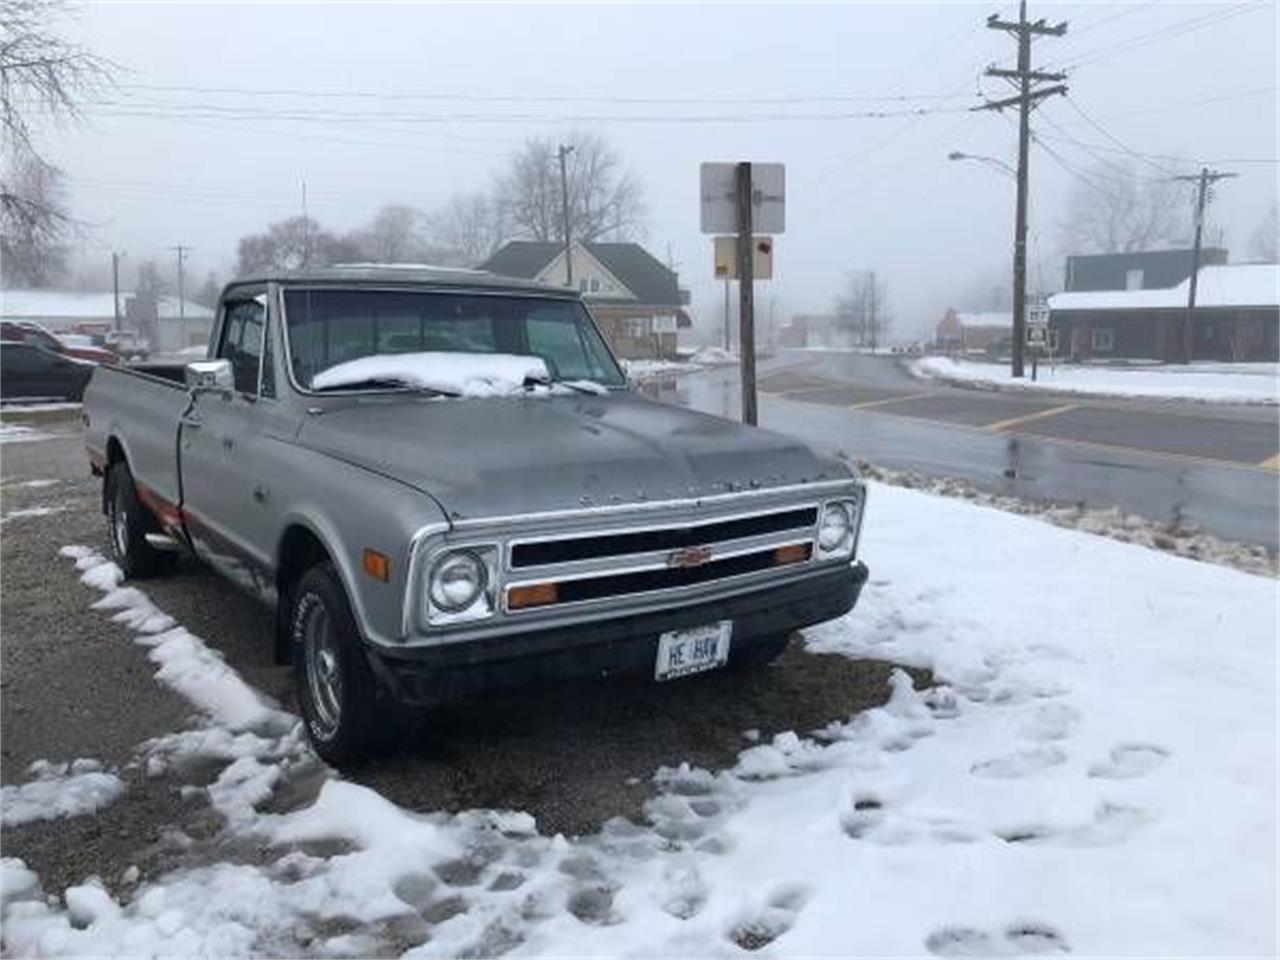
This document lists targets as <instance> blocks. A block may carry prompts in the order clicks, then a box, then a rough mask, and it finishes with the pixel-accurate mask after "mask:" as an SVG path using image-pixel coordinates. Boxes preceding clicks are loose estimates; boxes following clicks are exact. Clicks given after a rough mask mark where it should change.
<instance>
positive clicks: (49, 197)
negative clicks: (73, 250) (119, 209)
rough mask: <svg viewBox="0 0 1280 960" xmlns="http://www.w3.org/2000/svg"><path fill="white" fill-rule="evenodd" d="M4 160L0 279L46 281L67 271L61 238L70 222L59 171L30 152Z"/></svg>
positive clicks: (16, 283) (15, 283)
mask: <svg viewBox="0 0 1280 960" xmlns="http://www.w3.org/2000/svg"><path fill="white" fill-rule="evenodd" d="M5 161H6V164H5V165H6V170H5V178H4V182H3V217H0V221H2V222H0V279H3V282H4V283H5V284H6V285H10V286H29V287H47V286H51V285H53V284H55V283H57V282H58V281H59V280H61V279H62V278H63V277H64V276H65V274H66V272H67V248H66V246H64V245H63V243H62V241H63V238H64V237H65V236H66V234H67V232H68V231H69V230H70V229H71V228H72V227H73V226H74V222H73V221H72V219H71V218H70V217H69V216H68V215H67V212H66V206H65V203H64V201H63V195H64V191H63V186H62V174H61V172H60V171H59V170H58V168H57V167H53V166H50V165H49V164H47V163H45V162H44V161H42V160H41V159H40V158H39V157H37V156H35V155H34V154H27V155H25V156H20V157H17V158H9V157H6V158H5Z"/></svg>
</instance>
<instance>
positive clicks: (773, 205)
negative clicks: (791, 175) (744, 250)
mask: <svg viewBox="0 0 1280 960" xmlns="http://www.w3.org/2000/svg"><path fill="white" fill-rule="evenodd" d="M737 167H738V165H737V164H736V163H704V164H703V165H702V176H701V188H702V189H701V195H702V232H703V233H733V232H735V231H736V230H737V229H738V186H737ZM786 194H787V178H786V168H785V167H784V166H783V165H782V164H780V163H753V164H751V224H752V226H753V227H754V228H755V229H756V230H758V231H760V232H761V233H785V232H786V228H787V218H786Z"/></svg>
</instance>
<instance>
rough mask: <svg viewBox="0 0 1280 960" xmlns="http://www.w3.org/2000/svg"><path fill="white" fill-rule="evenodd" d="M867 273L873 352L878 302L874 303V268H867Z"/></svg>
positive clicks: (873, 350)
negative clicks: (869, 286)
mask: <svg viewBox="0 0 1280 960" xmlns="http://www.w3.org/2000/svg"><path fill="white" fill-rule="evenodd" d="M867 273H868V274H870V277H869V279H870V283H871V289H870V295H871V310H870V316H869V318H868V319H869V320H870V322H871V352H872V353H875V352H876V321H877V320H878V319H879V318H878V317H877V316H876V307H877V306H878V304H877V303H876V272H875V271H874V270H868V271H867Z"/></svg>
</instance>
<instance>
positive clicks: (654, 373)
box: [618, 360, 702, 380]
mask: <svg viewBox="0 0 1280 960" xmlns="http://www.w3.org/2000/svg"><path fill="white" fill-rule="evenodd" d="M618 363H620V364H621V365H622V371H623V373H625V374H626V375H627V377H628V379H631V380H653V379H655V378H657V377H670V376H675V375H677V374H681V373H690V372H692V371H694V370H701V369H702V368H701V367H700V366H699V365H698V364H696V363H684V362H682V361H679V360H619V361H618Z"/></svg>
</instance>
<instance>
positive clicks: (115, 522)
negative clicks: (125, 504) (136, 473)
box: [111, 497, 129, 560]
mask: <svg viewBox="0 0 1280 960" xmlns="http://www.w3.org/2000/svg"><path fill="white" fill-rule="evenodd" d="M111 545H112V546H114V547H115V549H116V556H117V557H119V558H120V559H121V560H123V559H124V558H125V557H126V556H127V555H128V553H129V512H128V511H127V510H122V509H120V503H119V498H118V497H116V498H113V499H112V501H111Z"/></svg>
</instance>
